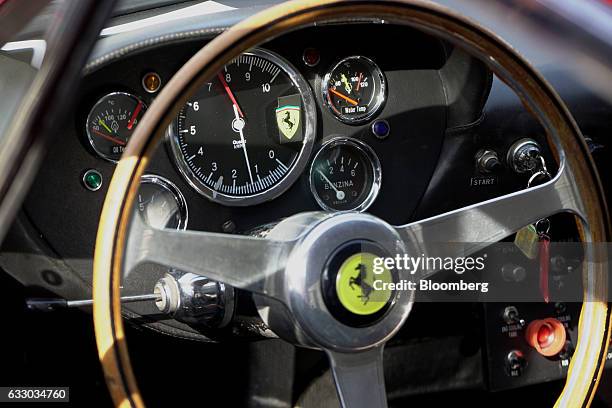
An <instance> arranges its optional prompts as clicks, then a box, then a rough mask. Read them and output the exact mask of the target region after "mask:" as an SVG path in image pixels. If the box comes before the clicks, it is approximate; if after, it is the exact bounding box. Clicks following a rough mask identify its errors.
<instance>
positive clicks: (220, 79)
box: [217, 72, 244, 118]
mask: <svg viewBox="0 0 612 408" xmlns="http://www.w3.org/2000/svg"><path fill="white" fill-rule="evenodd" d="M217 78H219V82H221V85H223V88H225V92H227V96H229V98H230V100H231V101H232V103H233V104H234V105H236V108H237V109H238V113H239V114H240V116H241V117H243V118H244V114H243V113H242V109H240V105H238V102H237V101H236V98H235V97H234V93H233V92H232V90H231V89H230V87H229V85H228V84H227V82H225V78H223V75H221V73H220V72H218V73H217Z"/></svg>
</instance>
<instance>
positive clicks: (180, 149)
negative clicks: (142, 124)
mask: <svg viewBox="0 0 612 408" xmlns="http://www.w3.org/2000/svg"><path fill="white" fill-rule="evenodd" d="M315 121H316V115H315V111H314V98H313V96H312V92H311V91H310V88H309V87H308V84H307V83H306V81H305V80H304V79H303V78H302V76H300V75H299V74H298V72H297V71H296V70H295V68H293V67H292V66H291V65H290V64H289V63H288V62H287V61H285V60H283V59H281V58H280V57H279V56H277V55H276V54H273V53H271V52H269V51H264V50H254V51H251V52H248V53H245V54H243V55H240V56H239V57H237V58H236V59H234V60H233V61H232V62H230V63H229V64H227V65H226V66H225V67H224V68H223V69H222V70H221V71H220V72H218V73H217V75H216V76H215V77H214V78H213V79H212V80H211V81H210V82H208V83H206V84H205V85H204V86H203V87H202V88H200V89H199V90H198V91H197V92H196V93H195V94H194V95H193V96H192V97H191V98H190V99H189V101H188V102H187V104H186V105H185V106H184V107H183V109H182V110H181V111H180V113H179V116H178V118H177V119H176V121H175V123H174V124H173V126H171V128H170V132H169V135H170V143H171V146H172V151H173V153H174V156H175V158H176V163H177V166H178V168H179V170H180V171H181V173H182V174H183V175H184V176H185V178H186V179H187V181H188V182H189V183H190V184H191V186H192V187H194V188H195V189H196V190H197V191H198V192H200V193H201V194H202V195H204V196H206V197H208V198H209V199H211V200H213V201H216V202H219V203H222V204H226V205H252V204H257V203H260V202H263V201H267V200H270V199H272V198H274V197H277V196H278V195H279V194H281V193H282V192H284V191H285V190H286V189H287V188H288V187H289V186H290V185H291V184H292V183H293V182H294V181H295V180H296V179H297V177H298V176H299V173H300V172H301V171H302V170H303V169H304V167H305V165H306V162H307V161H308V156H309V154H310V152H311V149H312V143H313V140H314V134H315V128H316V123H315Z"/></svg>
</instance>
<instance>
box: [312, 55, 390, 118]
mask: <svg viewBox="0 0 612 408" xmlns="http://www.w3.org/2000/svg"><path fill="white" fill-rule="evenodd" d="M322 86H323V89H322V91H323V100H324V101H325V103H326V105H327V107H328V108H329V110H330V111H331V112H332V113H333V114H334V115H335V116H336V117H337V118H338V119H340V120H341V121H342V122H344V123H348V124H360V123H363V122H366V121H368V120H369V119H371V118H372V117H373V116H374V115H375V114H377V113H378V112H379V111H380V109H381V108H382V106H383V104H384V102H385V92H386V90H385V88H386V81H385V76H384V75H383V73H382V71H381V70H380V68H378V66H377V65H376V64H375V63H374V62H373V61H372V60H370V59H369V58H366V57H361V56H353V57H348V58H345V59H343V60H341V61H340V62H338V63H337V64H336V65H335V66H334V67H333V68H332V69H331V71H330V72H328V73H327V74H326V75H325V77H324V78H323V82H322Z"/></svg>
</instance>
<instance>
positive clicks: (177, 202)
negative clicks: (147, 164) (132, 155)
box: [135, 174, 188, 230]
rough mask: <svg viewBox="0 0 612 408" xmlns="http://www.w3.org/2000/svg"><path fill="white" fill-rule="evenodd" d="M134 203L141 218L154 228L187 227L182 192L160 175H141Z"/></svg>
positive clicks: (185, 208)
mask: <svg viewBox="0 0 612 408" xmlns="http://www.w3.org/2000/svg"><path fill="white" fill-rule="evenodd" d="M135 205H136V210H137V211H138V214H139V215H140V216H141V217H142V219H143V220H144V221H145V222H146V223H147V224H148V225H150V226H152V227H154V228H158V229H163V228H170V229H177V230H181V229H185V228H186V227H187V218H188V213H187V202H186V201H185V198H184V197H183V194H182V193H181V191H180V190H179V189H178V187H177V186H175V185H174V184H173V183H172V182H170V181H169V180H167V179H165V178H163V177H161V176H156V175H151V174H147V175H144V176H142V178H141V180H140V189H139V190H138V195H137V196H136V204H135Z"/></svg>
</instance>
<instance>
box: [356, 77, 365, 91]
mask: <svg viewBox="0 0 612 408" xmlns="http://www.w3.org/2000/svg"><path fill="white" fill-rule="evenodd" d="M362 77H363V72H360V73H359V81H357V88H356V89H355V92H357V91H359V88H360V87H361V78H362Z"/></svg>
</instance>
